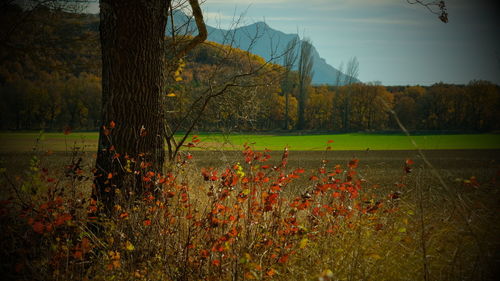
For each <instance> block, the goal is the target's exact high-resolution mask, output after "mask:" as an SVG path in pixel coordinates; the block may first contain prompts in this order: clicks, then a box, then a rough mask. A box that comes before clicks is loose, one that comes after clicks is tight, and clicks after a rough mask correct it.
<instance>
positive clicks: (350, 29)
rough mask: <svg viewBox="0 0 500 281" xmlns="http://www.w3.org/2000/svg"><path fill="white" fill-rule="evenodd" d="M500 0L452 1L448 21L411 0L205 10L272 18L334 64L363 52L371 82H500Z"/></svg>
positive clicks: (218, 19) (231, 4) (224, 0)
mask: <svg viewBox="0 0 500 281" xmlns="http://www.w3.org/2000/svg"><path fill="white" fill-rule="evenodd" d="M201 2H203V1H201ZM497 2H499V1H498V0H446V4H447V7H448V13H449V23H447V24H444V23H442V22H441V21H440V20H439V19H438V18H437V16H436V15H434V14H432V13H430V12H429V11H428V10H427V9H426V8H425V7H422V6H419V5H410V4H408V2H407V0H306V1H304V0H206V1H204V3H203V4H202V8H203V10H204V15H205V19H206V21H207V23H208V24H209V25H212V26H216V27H221V28H227V27H228V26H229V25H230V24H231V23H232V22H233V21H234V18H235V17H236V18H238V17H239V16H240V15H242V14H243V22H242V24H241V25H246V24H251V23H254V22H257V21H265V22H266V23H267V24H268V25H269V26H271V28H274V29H277V30H280V31H283V32H285V33H297V31H298V33H299V35H301V37H302V36H305V37H309V38H310V39H311V40H312V42H313V44H314V46H315V47H316V49H317V50H318V52H319V53H320V55H321V57H323V58H324V59H326V61H327V63H329V64H330V65H332V66H334V67H338V65H339V64H340V63H341V62H342V61H343V62H347V60H348V59H349V58H350V57H353V56H356V57H357V58H358V60H359V64H360V72H359V78H360V80H361V81H363V82H372V81H380V82H382V83H383V84H384V85H406V84H411V85H413V84H421V85H429V84H433V83H436V82H440V81H442V82H448V83H460V84H464V83H468V82H469V81H470V80H472V79H483V80H489V81H492V82H495V83H497V84H500V44H499V42H500V29H499V26H500V25H499V23H500V20H499V19H498V18H500V16H499V12H500V10H499V4H496V3H497ZM96 11H97V9H96Z"/></svg>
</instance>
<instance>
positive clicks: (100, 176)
mask: <svg viewBox="0 0 500 281" xmlns="http://www.w3.org/2000/svg"><path fill="white" fill-rule="evenodd" d="M169 6H170V1H168V0H101V1H100V20H101V22H100V35H101V38H100V40H101V50H102V109H103V110H102V119H101V128H100V133H99V147H98V152H97V159H96V172H95V180H94V191H93V196H94V199H96V200H98V201H100V202H102V204H103V207H104V212H109V211H111V210H112V208H113V206H114V198H115V191H116V190H117V189H120V190H122V189H123V190H122V191H124V192H126V193H125V194H131V193H130V192H132V194H134V193H135V194H138V193H140V192H142V176H141V173H144V172H146V169H145V167H147V170H149V171H153V172H161V170H162V167H163V163H164V156H165V155H164V141H165V136H164V125H165V124H164V122H166V120H165V117H164V114H163V112H162V106H161V97H162V92H163V91H164V88H165V87H164V86H165V85H164V83H165V82H164V81H165V72H166V64H165V28H166V24H167V17H168V8H169ZM141 164H142V165H141Z"/></svg>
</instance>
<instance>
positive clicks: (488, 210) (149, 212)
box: [0, 133, 500, 281]
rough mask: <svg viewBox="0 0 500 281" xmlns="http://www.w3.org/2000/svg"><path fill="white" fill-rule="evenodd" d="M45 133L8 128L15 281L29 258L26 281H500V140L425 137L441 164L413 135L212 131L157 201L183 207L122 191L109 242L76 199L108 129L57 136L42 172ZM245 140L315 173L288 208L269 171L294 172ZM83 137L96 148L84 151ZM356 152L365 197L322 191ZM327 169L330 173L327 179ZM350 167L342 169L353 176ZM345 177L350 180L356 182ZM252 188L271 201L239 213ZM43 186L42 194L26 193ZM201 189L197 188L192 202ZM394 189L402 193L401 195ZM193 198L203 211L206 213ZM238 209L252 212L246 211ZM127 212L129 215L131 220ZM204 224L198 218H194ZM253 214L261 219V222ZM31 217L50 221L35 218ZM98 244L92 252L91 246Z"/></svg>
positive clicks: (289, 190)
mask: <svg viewBox="0 0 500 281" xmlns="http://www.w3.org/2000/svg"><path fill="white" fill-rule="evenodd" d="M38 136H39V135H38V134H35V133H0V137H1V143H0V144H1V145H0V168H2V170H3V172H2V173H3V174H1V175H2V177H0V223H1V225H0V226H1V229H2V230H3V231H2V232H0V238H1V239H0V248H2V255H5V256H8V257H9V260H8V262H6V263H4V264H1V265H0V273H1V275H2V276H6V277H5V278H6V279H9V280H10V279H16V278H9V277H18V275H19V273H16V271H15V270H13V269H12V268H14V269H17V268H20V267H21V266H22V267H23V268H24V269H23V271H22V272H26V273H23V274H24V275H25V278H24V279H22V280H30V277H31V276H37V277H39V279H43V280H55V279H58V280H84V279H86V278H87V277H86V276H87V275H89V276H92V278H91V279H92V280H109V279H110V276H112V278H115V280H132V279H134V280H138V278H142V279H141V280H200V279H203V278H202V277H207V276H208V277H210V278H205V279H206V280H207V279H210V280H231V279H232V276H238V278H239V279H240V280H244V279H245V280H246V279H257V280H443V281H448V280H449V281H454V280H496V279H495V277H496V275H495V270H496V268H498V266H499V264H500V263H499V261H500V258H499V254H498V253H499V251H498V249H500V244H499V243H500V242H499V240H498V238H497V237H498V235H499V234H500V228H499V227H500V221H499V217H498V215H497V214H498V202H499V200H500V199H499V198H500V197H499V196H500V194H499V189H498V176H500V174H499V171H500V162H499V159H500V149H499V148H500V147H499V146H500V145H499V144H500V142H499V140H500V139H499V135H494V134H483V135H425V136H417V137H415V141H416V142H417V143H418V145H419V146H420V148H422V149H427V150H426V151H424V152H423V155H425V157H426V159H427V160H428V161H429V162H430V163H432V166H433V167H432V168H431V167H428V166H426V165H425V164H424V161H423V159H422V156H421V155H420V154H419V153H418V152H417V151H415V149H414V147H413V146H412V145H411V143H410V141H409V139H408V138H407V137H405V136H402V135H381V134H371V135H370V134H338V135H307V136H297V135H231V136H229V137H224V136H222V135H207V134H199V137H200V138H201V139H202V143H201V147H202V149H204V150H201V149H196V150H197V151H196V150H195V151H192V155H193V158H192V160H189V161H188V164H187V165H186V166H182V167H180V168H179V169H177V170H175V173H176V177H177V180H176V181H175V182H172V183H171V184H169V185H168V186H165V187H164V190H173V191H175V193H168V194H169V195H168V196H170V197H172V196H174V197H172V198H170V197H168V196H167V197H165V198H164V197H160V200H162V201H161V202H160V201H156V202H154V204H157V203H158V202H160V203H161V204H160V205H161V206H168V209H166V210H171V212H170V213H169V212H164V211H161V212H157V211H154V210H156V206H157V205H152V204H153V201H151V202H149V201H148V202H149V203H148V202H146V201H127V199H126V198H125V197H120V198H119V199H117V200H120V201H118V203H117V205H116V206H115V209H116V210H117V212H116V214H115V215H116V216H115V217H112V218H111V219H110V220H109V221H108V222H107V223H108V224H109V228H105V229H104V230H103V234H101V237H98V236H95V235H93V234H92V233H90V232H88V231H83V230H84V229H86V228H85V227H86V226H87V225H88V224H87V219H88V216H87V215H86V212H84V210H85V209H79V208H80V207H78V206H80V205H78V204H76V205H75V202H88V201H87V200H86V199H87V197H86V196H88V193H89V192H90V189H91V188H92V171H93V168H94V167H95V163H94V162H95V152H94V151H95V149H96V147H95V146H96V141H97V134H96V133H73V134H70V135H63V134H54V133H47V134H44V135H43V137H42V138H41V141H40V144H39V149H38V153H36V155H38V159H39V168H41V169H31V168H30V166H29V164H30V163H32V161H31V159H33V157H32V153H30V150H31V149H32V147H33V145H34V144H35V142H36V141H35V140H36V139H37V137H38ZM328 140H333V141H334V142H333V143H330V145H331V146H332V151H324V149H325V147H326V146H327V141H328ZM245 142H248V143H252V142H255V143H256V144H255V148H257V149H263V148H270V149H272V150H273V152H272V153H271V156H272V157H271V158H270V160H269V162H268V164H270V165H271V166H278V165H279V164H280V163H281V159H282V158H281V151H282V148H283V146H285V145H288V146H289V147H290V149H291V150H292V151H291V152H290V154H289V158H288V160H289V161H288V166H287V168H286V169H285V170H284V172H285V173H292V171H294V170H295V169H297V168H303V169H304V170H303V171H304V173H303V174H301V176H300V178H298V179H296V180H294V181H293V182H291V183H290V184H286V185H285V186H284V187H283V192H282V193H280V197H279V198H280V199H279V200H280V201H277V202H278V203H275V205H272V206H270V205H267V207H268V208H271V209H272V210H271V211H262V210H264V206H265V205H264V204H267V203H265V202H271V201H266V200H265V198H267V197H266V196H269V193H268V190H269V186H270V184H268V183H266V184H265V183H264V182H266V181H263V180H260V179H259V180H257V177H260V176H261V175H265V176H266V177H269V178H270V181H269V183H272V182H275V181H278V180H280V179H283V177H282V176H281V175H280V173H279V172H276V171H272V169H264V167H263V166H260V165H261V163H257V164H256V165H255V166H250V165H248V164H246V163H245V162H244V157H243V156H242V153H241V149H242V147H241V145H242V144H243V143H245ZM74 145H76V146H78V147H82V148H83V149H84V150H85V151H86V152H83V153H80V152H79V153H73V152H72V151H71V148H72V147H73V146H74ZM366 148H370V149H369V150H367V149H366ZM454 148H455V149H454ZM47 150H52V151H54V153H46V151H47ZM237 150H238V151H237ZM293 150H295V151H293ZM79 157H82V159H83V160H82V162H81V163H80V166H81V168H82V171H83V175H87V176H88V178H85V177H84V178H83V180H81V181H80V180H75V178H71V177H68V174H66V173H67V171H68V169H67V168H66V167H68V166H67V165H68V164H71V163H72V162H73V160H74V159H75V158H79ZM352 158H357V159H359V163H358V167H357V168H356V174H355V179H356V181H355V182H359V184H360V187H361V186H362V188H359V198H357V199H356V198H349V197H348V196H346V197H339V198H336V197H335V196H334V195H333V193H332V192H333V191H338V190H337V189H335V190H333V189H332V190H329V191H326V192H324V193H321V192H316V193H315V192H314V191H315V190H317V188H318V187H319V186H321V185H318V184H319V183H320V182H323V181H321V180H318V179H313V177H312V175H317V176H319V177H320V178H322V179H323V180H325V181H328V182H330V181H332V178H331V176H330V172H333V171H334V170H335V167H336V164H339V165H341V167H343V169H348V168H347V167H348V164H347V163H349V161H350V160H351V159H352ZM406 159H413V160H414V162H415V163H414V164H413V165H412V166H413V167H412V168H413V169H412V170H411V172H410V173H406V172H405V169H404V165H405V161H406ZM323 160H325V161H323ZM236 162H240V163H241V165H242V169H243V170H244V172H245V174H246V177H248V178H251V177H255V179H254V180H249V181H248V182H249V183H248V184H244V183H243V181H241V182H239V181H238V183H237V184H236V185H235V186H234V187H233V189H231V191H229V192H230V193H228V194H229V197H223V196H220V197H219V196H214V195H213V194H214V193H213V192H214V190H215V192H217V193H215V194H219V193H220V194H222V193H221V192H222V190H223V189H222V188H223V187H224V183H225V180H223V179H222V178H221V179H220V180H218V181H207V180H204V178H203V176H202V171H203V169H204V168H206V169H207V170H206V171H213V170H212V169H215V170H217V171H219V173H218V174H217V175H222V174H223V173H224V171H227V170H225V169H226V167H234V164H235V163H236ZM320 167H326V168H327V169H328V171H329V172H328V173H326V174H324V175H322V174H321V173H320V169H319V168H320ZM233 169H235V168H233ZM256 172H262V173H261V175H259V173H256ZM346 172H347V170H345V171H342V172H341V174H338V175H336V176H335V177H336V178H338V179H339V180H341V182H344V178H345V175H346ZM335 173H336V172H335ZM327 174H328V177H327V176H326V175H327ZM435 174H439V175H440V177H441V179H442V182H441V181H440V180H439V179H438V178H437V177H436V175H435ZM40 179H44V181H40ZM358 179H359V181H358ZM181 183H182V184H181ZM443 183H444V184H443ZM345 184H346V185H347V186H350V181H346V182H345ZM342 185H344V183H343V184H342ZM248 186H250V190H255V191H253V192H256V194H257V195H258V196H257V195H256V196H255V197H254V198H255V199H252V198H253V197H248V198H247V199H245V200H247V201H245V204H241V207H238V208H230V207H231V206H238V204H239V202H240V201H239V200H243V199H242V198H243V197H241V196H240V195H241V194H245V193H243V192H244V190H247V189H248ZM271 186H274V185H272V184H271ZM27 187H28V188H27ZM32 187H36V190H37V192H39V193H40V194H38V193H37V194H36V196H35V195H33V191H31V193H29V192H24V193H23V190H28V191H29V190H33V189H32ZM214 187H217V188H214ZM30 188H31V189H30ZM332 188H333V187H332ZM52 190H57V191H58V192H60V193H57V194H64V196H63V198H62V199H61V200H62V202H63V203H62V206H68V207H67V208H73V209H68V210H69V211H71V212H72V213H74V214H75V215H74V216H71V217H68V216H66V219H68V218H70V219H69V220H70V221H68V223H65V224H62V225H60V226H57V227H55V228H53V226H52V224H50V227H51V228H50V231H49V230H48V227H47V228H40V227H39V226H40V225H48V224H49V223H51V222H54V223H56V224H57V221H58V220H57V219H56V218H59V217H56V216H57V215H58V214H60V213H61V210H62V209H61V208H63V207H62V206H59V207H58V208H60V209H57V211H54V210H52V211H50V212H49V211H47V210H45V208H47V206H49V207H50V206H56V205H54V204H55V203H54V202H56V201H49V203H47V202H46V200H47V199H46V198H49V197H50V196H48V195H46V194H45V193H43V191H46V192H47V194H49V195H50V194H52V193H51V192H52ZM60 190H62V191H60ZM187 190H188V191H189V196H185V194H187V193H185V192H187ZM339 190H340V189H339ZM63 191H64V192H63ZM17 192H21V197H20V198H21V199H19V200H18V201H14V202H15V203H16V204H18V205H19V206H22V204H24V203H25V200H26V202H30V203H31V205H32V206H34V207H33V208H34V211H33V212H30V213H28V214H31V216H30V217H28V218H26V217H25V215H24V214H23V216H21V215H20V214H19V211H17V209H16V208H6V206H7V205H5V204H6V203H5V202H10V201H8V200H3V199H9V198H15V197H13V194H17V196H19V194H18V193H17ZM342 192H346V191H342ZM308 193H310V194H312V197H311V198H310V199H308V200H311V201H310V202H311V204H310V206H309V207H307V208H306V207H304V208H305V209H299V208H296V209H291V204H292V202H293V200H294V198H299V199H300V198H302V199H301V200H302V201H300V202H305V201H304V200H305V199H304V198H309V197H304V195H306V194H308ZM85 194H87V195H85ZM183 194H184V197H183ZM394 194H399V195H397V196H400V198H395V199H394V198H393V197H392V196H393V195H394ZM222 198H224V199H222ZM245 198H246V197H245ZM260 198H262V202H260V201H258V200H260ZM9 200H11V199H9ZM44 200H45V201H44ZM251 200H257V201H252V202H254V203H255V204H257V205H258V206H261V205H259V204H262V208H261V207H259V208H256V209H251V208H250V207H248V206H254V205H253V203H252V204H250V203H249V202H250V201H251ZM2 202H4V203H2ZM2 204H4V205H2ZM220 204H222V205H220ZM373 204H375V205H373ZM257 205H255V206H257ZM42 206H43V208H42ZM72 206H76V207H72ZM82 206H83V205H82ZM132 206H134V207H132ZM137 206H143V207H137ZM190 206H196V208H194V209H193V210H194V213H191V209H190ZM213 206H226V207H225V209H224V212H229V213H222V212H221V213H220V214H219V213H217V211H214V209H213ZM278 206H279V207H278ZM344 206H347V207H346V208H347V209H346V208H344ZM372 206H377V207H376V208H372ZM9 207H11V206H10V205H9ZM84 207H86V205H85V206H84ZM64 208H66V207H64ZM82 208H83V207H82ZM252 208H253V207H252ZM301 208H302V207H301ZM42 209H43V211H40V210H42ZM162 210H163V209H162ZM251 210H252V212H251ZM259 210H260V211H259ZM332 210H333V211H332ZM118 211H119V212H118ZM238 212H240V214H242V216H240V215H238V216H236V214H238ZM47 214H49V215H47ZM123 214H126V215H127V219H122V215H123ZM167 214H168V215H169V216H170V217H168V218H169V219H166V215H167ZM214 214H216V215H214ZM230 214H232V215H233V218H232V219H231V217H228V220H227V221H228V222H227V223H226V222H225V223H224V227H222V226H219V225H217V224H204V223H203V222H205V221H208V220H207V218H210V217H211V216H220V217H221V218H222V217H223V216H229V215H230ZM271 214H272V215H271ZM292 214H297V215H296V216H295V215H294V216H295V217H296V218H297V221H298V224H297V225H298V226H299V227H298V228H296V230H294V231H297V232H296V233H295V232H294V233H289V234H286V233H287V231H291V229H295V228H289V224H288V223H287V222H288V221H289V220H288V219H289V216H291V215H292ZM61 217H62V216H61ZM62 218H64V217H62ZM190 218H191V219H194V222H196V223H193V224H190V223H189V222H190ZM246 218H251V220H252V221H251V223H248V221H249V220H247V219H246ZM30 219H31V220H32V221H36V222H37V223H38V224H36V223H35V224H33V225H31V224H30ZM231 220H234V221H233V222H231ZM42 222H43V224H42ZM56 224H54V225H56ZM108 224H106V225H108ZM229 226H231V227H233V228H229ZM44 227H45V226H44ZM228 229H231V232H228ZM45 230H46V231H45ZM44 231H45V232H44ZM228 233H233V234H228ZM235 233H236V234H235ZM167 234H168V235H167ZM64 235H65V236H64ZM231 235H233V236H235V237H237V239H236V238H232V236H231ZM60 237H72V239H60ZM102 237H104V238H102ZM227 237H229V240H227V241H226V238H227ZM221 239H223V240H224V241H226V243H225V244H220V245H219V244H217V243H219V242H218V241H219V240H220V241H222V240H221ZM84 241H86V245H87V246H86V249H87V250H86V251H83V250H82V251H80V249H84V246H83V245H84ZM186 241H191V243H190V244H187V242H186ZM268 241H274V242H272V243H271V242H268ZM265 242H266V243H265ZM273 243H277V244H276V245H277V246H273V245H275V244H273ZM278 243H279V244H278ZM221 245H224V247H222V246H221ZM172 249H175V250H172ZM214 249H215V251H214ZM223 254H224V255H223ZM60 257H62V258H60ZM151 257H154V258H151ZM58 259H59V260H58ZM54 263H55V264H56V265H58V267H55V266H53V264H54ZM54 268H55V269H54ZM178 268H182V269H183V270H178ZM3 272H8V273H7V274H4V273H3ZM9 274H11V275H9ZM16 274H17V275H16ZM131 274H133V275H131ZM200 276H202V277H200ZM332 276H333V277H332ZM56 277H57V278H56ZM87 279H89V278H87Z"/></svg>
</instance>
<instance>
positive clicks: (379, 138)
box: [0, 132, 500, 152]
mask: <svg viewBox="0 0 500 281" xmlns="http://www.w3.org/2000/svg"><path fill="white" fill-rule="evenodd" d="M40 136H41V138H40V141H39V143H38V148H39V149H40V150H52V151H67V150H71V149H72V148H73V147H75V146H76V147H80V148H82V149H83V150H85V151H95V150H96V146H97V138H98V135H97V133H96V132H76V133H72V134H69V135H64V134H62V133H43V134H39V133H5V132H4V133H0V152H23V151H30V150H32V149H33V147H34V145H35V143H36V140H37V138H39V137H40ZM198 136H199V138H200V139H201V140H202V141H201V143H200V144H199V148H198V149H203V150H241V149H242V147H243V144H244V143H249V144H252V145H253V146H254V148H255V149H265V148H267V149H271V150H281V149H283V148H284V147H285V146H287V147H288V148H289V149H290V150H324V149H325V148H326V147H327V146H328V145H330V146H331V148H332V150H366V149H370V150H412V149H415V147H414V145H413V144H412V143H411V139H410V138H408V137H407V136H405V135H403V134H365V133H354V134H324V135H292V134H232V135H222V134H207V133H201V134H198ZM411 138H412V139H413V140H414V141H415V143H416V144H417V146H418V147H419V148H420V149H426V150H435V149H499V148H500V134H455V135H437V134H436V135H417V136H412V137H411ZM328 140H333V143H330V144H327V142H328Z"/></svg>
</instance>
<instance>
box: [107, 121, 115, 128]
mask: <svg viewBox="0 0 500 281" xmlns="http://www.w3.org/2000/svg"><path fill="white" fill-rule="evenodd" d="M115 125H116V123H115V121H111V122H109V127H110V128H111V129H113V128H114V127H115Z"/></svg>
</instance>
